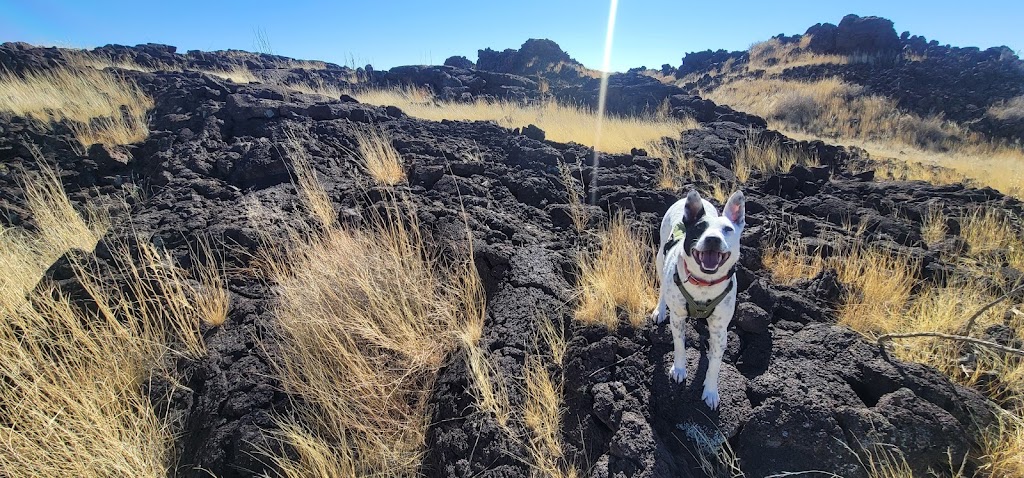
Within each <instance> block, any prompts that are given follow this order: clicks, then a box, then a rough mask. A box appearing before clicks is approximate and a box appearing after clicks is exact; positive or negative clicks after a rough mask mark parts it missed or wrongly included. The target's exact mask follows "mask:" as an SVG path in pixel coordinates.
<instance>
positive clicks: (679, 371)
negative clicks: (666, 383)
mask: <svg viewBox="0 0 1024 478" xmlns="http://www.w3.org/2000/svg"><path fill="white" fill-rule="evenodd" d="M668 376H669V377H672V380H675V381H676V382H679V383H683V382H685V381H686V367H685V366H683V367H677V366H675V365H673V366H672V367H671V368H669V369H668Z"/></svg>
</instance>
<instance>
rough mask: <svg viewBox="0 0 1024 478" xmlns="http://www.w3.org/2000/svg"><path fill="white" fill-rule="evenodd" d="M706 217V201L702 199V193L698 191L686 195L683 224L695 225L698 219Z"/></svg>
mask: <svg viewBox="0 0 1024 478" xmlns="http://www.w3.org/2000/svg"><path fill="white" fill-rule="evenodd" d="M702 217H704V201H703V200H701V198H700V193H698V192H697V191H690V193H689V194H687V195H686V208H685V209H684V211H683V223H685V224H693V223H695V222H697V220H698V219H700V218H702Z"/></svg>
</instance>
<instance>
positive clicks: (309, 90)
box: [284, 77, 349, 98]
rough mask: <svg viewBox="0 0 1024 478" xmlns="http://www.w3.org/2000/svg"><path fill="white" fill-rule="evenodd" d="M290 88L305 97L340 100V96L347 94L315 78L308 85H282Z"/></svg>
mask: <svg viewBox="0 0 1024 478" xmlns="http://www.w3.org/2000/svg"><path fill="white" fill-rule="evenodd" d="M284 86H286V87H288V88H291V89H293V90H295V91H298V92H299V93H305V94H307V95H320V96H326V97H328V98H341V95H344V94H348V93H349V91H348V90H342V89H341V88H338V87H337V86H335V85H329V84H327V83H324V80H323V79H321V78H319V77H318V78H316V79H315V80H313V81H312V82H308V83H288V84H286V85H284Z"/></svg>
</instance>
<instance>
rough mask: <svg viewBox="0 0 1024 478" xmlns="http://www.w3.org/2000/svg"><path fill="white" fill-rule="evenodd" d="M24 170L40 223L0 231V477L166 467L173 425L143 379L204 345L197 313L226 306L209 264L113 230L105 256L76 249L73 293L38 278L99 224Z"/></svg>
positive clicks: (154, 472)
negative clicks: (89, 258) (183, 263)
mask: <svg viewBox="0 0 1024 478" xmlns="http://www.w3.org/2000/svg"><path fill="white" fill-rule="evenodd" d="M25 181H26V183H25V186H24V187H25V191H26V196H27V200H28V208H29V210H30V211H31V212H32V213H33V216H34V218H35V219H36V229H35V230H33V231H21V232H17V233H14V231H12V230H6V231H4V235H5V237H4V241H3V243H2V244H3V246H2V247H0V261H2V263H3V265H4V266H6V267H2V268H0V283H2V284H3V285H4V288H3V294H2V296H0V306H2V309H0V311H2V315H3V318H4V320H2V321H0V377H2V378H3V381H4V387H2V388H0V476H25V477H52V476H97V477H103V476H110V477H117V476H141V477H163V476H167V473H168V470H169V469H170V468H169V467H170V465H171V463H172V461H173V460H172V459H171V456H170V455H171V450H172V448H173V436H172V435H171V433H170V430H169V428H168V427H167V426H166V424H164V423H162V422H161V420H160V419H159V417H158V416H157V414H156V412H155V410H154V409H153V406H152V404H151V402H150V397H148V396H147V395H146V393H145V392H144V385H145V383H146V381H147V380H148V379H149V378H150V377H151V374H153V373H154V372H155V371H156V370H159V369H161V368H162V367H163V366H164V365H165V364H166V360H167V359H168V358H169V357H188V358H197V357H200V356H202V355H204V354H205V353H206V351H205V346H204V343H203V337H202V334H201V333H200V327H201V325H200V324H201V323H204V322H205V323H214V322H218V321H219V322H223V318H222V317H221V316H220V314H221V313H223V314H226V311H227V295H226V293H225V291H223V289H221V288H220V286H222V284H223V281H222V279H220V275H219V272H218V270H217V269H216V265H215V264H213V263H207V264H204V265H199V266H197V268H196V269H195V270H193V271H191V272H190V271H186V270H184V269H182V268H180V267H178V266H176V265H175V264H174V262H173V260H172V258H171V257H170V256H169V255H167V254H166V253H165V252H163V251H160V250H158V249H157V248H156V247H154V246H153V245H152V244H149V243H147V242H145V241H141V242H139V243H138V244H136V245H134V246H130V247H129V245H128V244H127V243H125V242H117V241H113V242H111V246H110V247H109V250H110V252H111V256H112V257H113V259H112V260H111V261H110V262H109V267H103V268H101V267H100V266H99V265H98V264H92V263H87V262H86V261H82V260H72V269H73V270H74V273H75V275H76V276H77V283H78V284H79V285H80V289H79V291H78V292H76V294H75V299H74V301H72V299H71V298H70V297H69V296H68V295H67V293H66V292H65V291H62V290H60V289H59V288H57V287H56V286H55V285H52V284H51V285H48V284H46V283H39V285H36V284H37V283H38V282H39V280H40V279H41V276H42V274H43V271H44V269H45V267H46V266H47V265H48V264H49V263H50V262H52V260H54V259H55V258H56V257H57V256H59V255H61V254H63V253H64V252H66V251H67V250H69V249H71V248H78V249H84V250H87V251H88V250H91V249H92V248H93V246H94V244H95V242H96V239H97V237H98V236H99V234H100V233H101V232H100V231H101V230H103V229H105V226H106V223H103V222H101V223H94V222H92V220H90V219H86V218H83V217H82V216H79V215H78V214H77V213H76V212H75V211H74V209H73V208H72V207H71V205H70V203H69V202H68V200H67V198H66V197H64V196H62V194H63V189H62V188H61V186H60V182H59V180H58V179H57V175H56V173H54V172H52V171H50V170H46V169H45V167H44V171H43V172H42V173H41V174H39V175H36V176H29V177H28V178H27V179H26V180H25ZM104 220H106V219H104ZM206 255H207V256H209V255H210V254H209V253H208V251H206Z"/></svg>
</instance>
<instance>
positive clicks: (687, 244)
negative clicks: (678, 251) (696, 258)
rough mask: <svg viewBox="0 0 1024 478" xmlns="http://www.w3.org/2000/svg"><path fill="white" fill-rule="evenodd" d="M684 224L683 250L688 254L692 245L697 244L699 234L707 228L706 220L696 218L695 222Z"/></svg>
mask: <svg viewBox="0 0 1024 478" xmlns="http://www.w3.org/2000/svg"><path fill="white" fill-rule="evenodd" d="M685 226H686V235H685V236H683V250H684V251H685V252H686V254H690V251H692V250H693V247H694V246H696V245H697V241H698V240H700V236H702V235H703V234H704V231H707V230H708V222H707V221H705V220H698V221H697V222H691V223H687V224H685Z"/></svg>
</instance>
